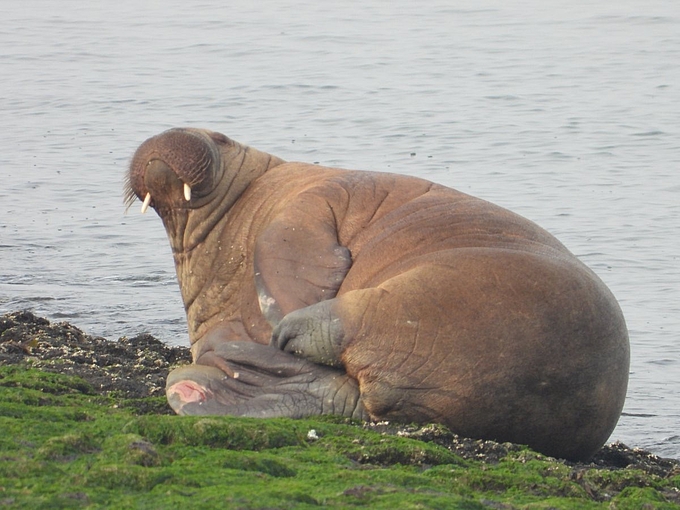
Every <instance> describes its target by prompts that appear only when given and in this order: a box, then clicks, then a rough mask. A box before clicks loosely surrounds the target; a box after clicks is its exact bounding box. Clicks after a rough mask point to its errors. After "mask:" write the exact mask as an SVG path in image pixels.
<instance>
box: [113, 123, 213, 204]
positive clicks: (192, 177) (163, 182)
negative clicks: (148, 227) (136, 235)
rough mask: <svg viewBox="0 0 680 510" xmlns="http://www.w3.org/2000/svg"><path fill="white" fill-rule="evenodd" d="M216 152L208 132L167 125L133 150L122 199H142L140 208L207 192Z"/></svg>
mask: <svg viewBox="0 0 680 510" xmlns="http://www.w3.org/2000/svg"><path fill="white" fill-rule="evenodd" d="M219 167H220V154H219V150H218V148H217V147H216V145H215V142H214V140H213V139H212V137H211V136H210V134H209V133H203V132H201V131H199V130H193V129H171V130H168V131H165V132H164V133H161V134H160V135H157V136H154V137H152V138H149V139H148V140H146V141H145V142H144V143H143V144H142V145H140V147H139V148H138V149H137V151H136V152H135V154H134V156H133V157H132V162H131V164H130V170H129V172H128V179H127V181H128V182H127V192H126V202H127V203H128V205H130V204H131V203H132V202H133V201H134V199H135V197H137V198H139V199H140V200H142V201H143V205H142V212H145V211H146V209H147V207H148V206H149V205H151V204H152V202H153V206H154V207H157V206H158V205H160V204H162V205H163V206H167V207H178V206H182V205H185V206H186V205H188V203H190V202H191V200H192V198H195V197H201V196H205V195H207V194H208V193H209V192H210V191H211V190H212V189H213V188H214V187H215V182H216V180H217V176H216V173H217V171H216V170H217V169H218V168H219Z"/></svg>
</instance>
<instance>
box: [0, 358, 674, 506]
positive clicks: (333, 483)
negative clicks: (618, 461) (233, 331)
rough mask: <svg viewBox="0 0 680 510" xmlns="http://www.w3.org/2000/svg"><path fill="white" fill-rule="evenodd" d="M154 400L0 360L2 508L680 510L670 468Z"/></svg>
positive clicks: (334, 420)
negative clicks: (198, 413) (180, 408)
mask: <svg viewBox="0 0 680 510" xmlns="http://www.w3.org/2000/svg"><path fill="white" fill-rule="evenodd" d="M160 406H161V401H160V400H159V399H158V398H156V397H146V398H139V399H122V398H116V396H115V395H114V396H111V395H109V396H106V397H105V396H101V395H97V394H96V392H94V391H93V389H92V387H91V386H90V385H89V384H87V383H85V382H84V381H83V380H81V379H79V378H77V377H73V376H64V375H60V374H45V373H43V372H40V371H38V370H35V369H27V368H22V367H17V366H13V367H0V430H2V431H3V435H2V437H1V438H0V506H7V507H9V508H318V507H320V506H328V507H335V508H354V507H358V508H391V509H394V508H407V509H408V508H456V509H458V508H466V509H488V508H565V509H566V508H616V509H628V508H680V505H679V504H678V501H679V500H680V498H679V497H678V494H679V493H680V476H678V475H677V473H676V474H675V476H672V477H666V478H662V477H659V476H655V475H651V474H648V473H645V472H643V471H639V470H635V469H598V468H595V467H578V468H577V467H574V466H571V465H568V464H566V463H563V462H560V461H557V460H555V459H551V458H547V457H544V456H542V455H540V454H537V453H535V452H532V451H530V450H526V449H519V450H514V451H511V452H510V453H508V454H507V455H506V456H505V457H503V458H501V459H500V460H499V461H498V462H494V463H485V462H481V461H476V460H469V459H463V458H461V457H460V456H458V455H456V454H455V453H453V452H452V451H450V450H449V449H447V448H445V447H444V446H441V445H438V444H434V443H430V442H425V441H420V440H416V439H410V438H407V437H398V436H394V435H385V434H381V433H378V432H375V431H372V430H367V429H365V428H364V427H362V426H360V425H357V424H355V423H352V422H350V421H348V420H345V419H338V418H332V417H330V418H328V417H324V418H319V419H314V420H289V419H271V420H257V419H246V418H233V417H180V416H169V415H161V414H157V411H158V410H159V409H160Z"/></svg>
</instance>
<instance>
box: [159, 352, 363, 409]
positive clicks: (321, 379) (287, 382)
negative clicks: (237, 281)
mask: <svg viewBox="0 0 680 510" xmlns="http://www.w3.org/2000/svg"><path fill="white" fill-rule="evenodd" d="M216 357H219V358H221V362H220V363H219V364H220V366H222V367H223V368H225V369H226V371H225V370H223V369H220V368H217V367H216V366H215V364H214V360H215V358H216ZM201 361H206V362H208V363H210V364H211V365H212V366H210V365H203V364H201ZM166 394H167V397H168V402H169V403H170V406H171V407H172V408H173V409H174V410H175V412H176V413H178V414H185V415H218V414H219V415H232V416H249V417H258V418H274V417H288V418H304V417H308V416H317V415H321V414H338V415H342V416H347V417H351V418H357V419H362V420H367V419H369V417H368V414H367V413H366V411H365V409H364V406H363V404H362V402H361V398H360V395H359V387H358V385H357V383H356V381H355V380H354V379H352V378H350V377H349V376H348V375H347V374H345V373H344V372H341V371H339V370H336V369H333V368H329V367H323V366H320V365H317V364H315V363H311V362H309V361H306V360H303V359H300V358H297V357H295V356H293V355H292V354H288V353H286V352H283V351H281V350H279V349H276V348H275V347H270V346H266V345H260V344H256V343H251V342H228V343H224V344H222V345H220V346H219V347H218V348H217V349H216V350H215V351H211V353H210V355H209V356H207V357H206V358H205V359H203V357H201V358H199V359H198V360H197V364H193V365H188V366H185V367H181V368H178V369H175V370H173V371H172V372H171V373H170V374H169V376H168V380H167V385H166Z"/></svg>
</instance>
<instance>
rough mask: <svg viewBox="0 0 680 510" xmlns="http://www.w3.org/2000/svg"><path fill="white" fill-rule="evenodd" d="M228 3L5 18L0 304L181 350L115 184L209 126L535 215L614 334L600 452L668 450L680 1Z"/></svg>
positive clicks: (170, 274)
mask: <svg viewBox="0 0 680 510" xmlns="http://www.w3.org/2000/svg"><path fill="white" fill-rule="evenodd" d="M228 4H229V5H228V7H227V2H208V1H205V2H200V1H186V0H167V1H163V2H151V1H149V2H139V1H132V0H118V1H116V2H96V1H95V2H89V3H83V2H80V1H77V2H76V1H73V2H71V3H69V2H52V1H42V2H39V1H31V0H27V1H25V2H11V3H10V2H6V3H5V4H3V21H2V22H1V24H0V73H1V78H0V113H1V114H2V121H1V122H2V126H3V129H2V132H1V136H0V177H1V178H2V185H1V186H0V312H6V311H14V310H18V309H31V310H33V311H35V312H36V313H38V314H42V315H45V316H47V317H49V318H51V319H53V320H68V321H71V322H73V323H74V324H76V325H78V326H79V327H81V328H82V329H84V330H85V331H87V332H89V333H91V334H96V335H103V336H106V337H109V338H112V339H115V338H117V337H119V336H123V335H128V336H130V335H134V334H137V333H139V332H142V331H149V332H151V333H152V334H154V335H157V336H158V337H160V338H162V339H163V340H165V341H167V342H168V343H171V344H184V345H186V344H187V342H188V341H187V336H186V332H185V320H184V312H183V308H182V304H181V300H180V296H179V291H178V288H177V285H176V282H175V275H174V269H173V266H172V260H171V255H170V250H169V247H168V244H167V241H166V238H165V232H164V230H163V228H162V226H161V223H160V221H159V220H158V218H157V217H156V216H155V215H154V214H153V213H151V214H147V215H145V216H141V215H140V214H139V212H138V210H139V209H138V205H136V206H135V207H134V208H133V209H132V210H131V211H129V213H128V214H127V215H125V214H124V207H123V204H122V191H121V189H122V182H123V174H124V172H125V170H126V167H127V164H128V161H129V158H130V156H131V155H132V153H133V151H134V150H135V148H136V147H137V146H138V145H139V144H140V143H141V142H142V141H143V140H145V139H146V138H147V137H149V136H152V135H154V134H156V133H158V132H160V131H163V130H165V129H167V128H169V127H173V126H195V127H208V128H211V129H214V130H216V131H221V132H223V133H225V134H227V135H228V136H230V137H232V138H235V139H237V140H239V141H242V142H244V143H248V144H250V145H253V146H256V147H258V148H260V149H263V150H266V151H269V152H273V153H275V154H277V155H279V156H281V157H284V158H286V159H289V160H303V161H311V162H320V163H322V164H327V165H338V166H344V167H350V168H359V169H372V170H383V171H392V172H399V173H409V174H415V175H419V176H422V177H425V178H428V179H431V180H434V181H437V182H440V183H443V184H446V185H449V186H452V187H456V188H458V189H460V190H462V191H465V192H468V193H471V194H474V195H477V196H480V197H482V198H485V199H488V200H491V201H493V202H496V203H499V204H501V205H503V206H506V207H508V208H510V209H512V210H515V211H516V212H519V213H520V214H523V215H524V216H526V217H528V218H530V219H532V220H534V221H536V222H538V223H539V224H541V225H543V226H544V227H545V228H547V229H548V230H549V231H551V232H552V233H554V234H555V235H556V236H557V237H558V238H559V239H561V240H562V241H563V242H564V243H565V244H566V245H567V246H568V247H569V248H570V249H571V250H572V251H573V252H574V253H576V254H577V255H578V256H580V257H581V258H582V259H583V260H584V261H585V262H586V263H587V264H588V265H589V266H590V267H591V268H593V269H594V270H595V271H596V272H597V273H598V274H599V275H600V276H601V277H602V279H603V280H604V281H605V282H606V283H607V284H608V285H609V286H610V287H611V289H612V290H613V291H614V293H615V295H616V296H617V297H618V299H619V301H620V303H621V306H622V308H623V310H624V313H625V315H626V318H627V321H628V325H629V328H630V336H631V342H632V367H631V379H630V386H629V393H628V400H627V404H626V408H625V413H626V414H625V415H624V416H623V417H622V419H621V421H620V424H619V426H618V428H617V429H616V430H615V432H614V434H613V435H612V438H611V439H612V440H614V439H620V440H622V441H624V442H626V443H628V444H629V445H631V446H639V447H644V448H649V449H651V450H652V451H654V452H657V453H659V454H661V455H665V456H672V457H676V458H680V391H679V390H680V342H679V340H680V338H679V337H680V264H679V262H678V257H679V255H678V251H679V250H678V249H679V248H680V221H679V218H680V200H679V196H680V173H679V172H678V167H679V166H680V165H679V163H680V137H679V136H678V135H679V132H678V131H679V128H678V126H679V125H680V93H679V90H678V88H679V86H680V66H679V65H678V63H679V62H680V4H679V3H678V2H677V1H676V0H640V1H631V0H616V1H610V2H607V1H603V2H590V1H582V0H576V1H574V0H564V1H561V0H555V1H551V2H545V1H540V0H534V1H532V0H527V1H521V2H505V1H501V0H479V1H474V2H472V1H463V2H450V1H444V0H423V1H420V2H411V1H406V0H396V1H394V0H392V1H390V2H387V1H378V0H374V1H368V2H363V3H359V2H350V1H348V0H341V1H337V2H334V3H331V2H313V1H310V0H301V1H300V2H277V1H273V0H265V1H260V2H252V1H230V2H228ZM593 4H595V5H593ZM454 6H455V7H454Z"/></svg>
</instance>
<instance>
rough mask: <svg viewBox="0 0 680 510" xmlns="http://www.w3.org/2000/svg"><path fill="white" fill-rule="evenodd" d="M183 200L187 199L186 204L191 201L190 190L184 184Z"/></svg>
mask: <svg viewBox="0 0 680 510" xmlns="http://www.w3.org/2000/svg"><path fill="white" fill-rule="evenodd" d="M184 198H186V199H187V202H188V201H189V200H191V188H190V187H189V185H188V184H187V183H186V182H185V183H184Z"/></svg>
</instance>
